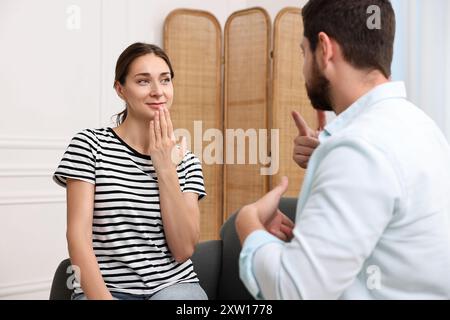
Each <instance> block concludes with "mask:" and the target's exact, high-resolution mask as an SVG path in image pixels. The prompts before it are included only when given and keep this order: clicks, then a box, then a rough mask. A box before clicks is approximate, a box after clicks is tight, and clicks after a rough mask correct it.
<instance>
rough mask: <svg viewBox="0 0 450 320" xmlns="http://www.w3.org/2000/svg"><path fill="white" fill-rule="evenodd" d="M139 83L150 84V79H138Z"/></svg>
mask: <svg viewBox="0 0 450 320" xmlns="http://www.w3.org/2000/svg"><path fill="white" fill-rule="evenodd" d="M138 84H140V85H143V86H144V85H147V84H149V81H148V80H138Z"/></svg>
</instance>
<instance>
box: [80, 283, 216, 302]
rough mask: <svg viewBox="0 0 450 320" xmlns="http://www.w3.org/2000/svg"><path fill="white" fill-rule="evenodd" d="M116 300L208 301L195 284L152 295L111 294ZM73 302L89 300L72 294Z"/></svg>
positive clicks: (162, 290) (172, 287)
mask: <svg viewBox="0 0 450 320" xmlns="http://www.w3.org/2000/svg"><path fill="white" fill-rule="evenodd" d="M111 294H112V296H113V298H114V299H115V300H208V296H207V295H206V293H205V291H204V290H203V288H202V287H200V285H199V284H198V282H195V283H177V284H174V285H171V286H169V287H166V288H164V289H161V290H159V291H158V292H156V293H154V294H151V295H136V294H129V293H119V292H111ZM72 300H87V298H86V295H85V294H84V293H74V294H72Z"/></svg>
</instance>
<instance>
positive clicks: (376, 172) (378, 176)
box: [236, 0, 450, 299]
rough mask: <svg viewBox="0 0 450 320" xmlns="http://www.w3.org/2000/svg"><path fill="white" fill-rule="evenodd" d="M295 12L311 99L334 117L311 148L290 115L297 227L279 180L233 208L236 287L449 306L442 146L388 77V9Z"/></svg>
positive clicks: (337, 7)
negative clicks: (285, 208) (373, 23)
mask: <svg viewBox="0 0 450 320" xmlns="http://www.w3.org/2000/svg"><path fill="white" fill-rule="evenodd" d="M373 6H376V7H375V8H377V9H378V11H375V12H378V13H379V18H380V19H381V24H380V28H370V27H369V26H370V25H369V24H368V23H367V20H368V19H369V18H370V14H368V13H367V12H371V11H370V10H368V8H369V7H371V8H374V7H373ZM302 16H303V22H304V37H303V41H302V45H301V46H302V50H303V54H304V57H305V59H304V66H303V74H304V77H305V82H306V87H307V91H308V95H309V98H310V100H311V102H312V105H313V106H314V107H315V108H316V109H321V110H330V111H334V112H335V113H336V115H337V117H336V119H335V120H334V121H332V122H331V123H330V124H328V125H327V126H326V127H325V128H324V130H323V131H322V132H321V133H320V135H319V136H318V141H320V144H319V145H318V141H316V140H317V139H315V138H314V134H313V132H312V130H311V129H309V128H308V127H307V126H306V124H305V123H304V121H303V119H301V117H300V115H299V114H298V113H293V116H294V120H295V121H296V124H297V126H298V128H299V131H300V138H301V137H303V138H304V139H303V140H302V141H300V142H299V140H298V139H297V142H296V144H297V145H296V146H295V150H294V159H295V160H296V162H297V163H298V164H299V165H303V166H306V163H307V167H308V169H307V172H306V176H305V180H304V183H303V187H302V192H301V194H300V198H299V200H298V204H297V212H296V224H295V226H294V225H293V223H292V222H291V221H290V220H289V219H288V218H286V217H285V216H284V215H283V214H282V213H281V212H280V211H279V210H278V209H277V207H278V204H279V201H280V198H281V196H282V195H283V193H284V192H285V190H286V188H287V184H288V182H287V178H284V179H283V180H282V182H281V183H280V185H278V186H277V187H275V188H274V189H273V190H272V191H271V192H269V193H268V194H266V195H265V196H264V197H262V198H261V199H260V200H258V201H256V202H255V203H252V204H250V205H247V206H244V207H243V208H242V209H241V210H240V212H239V214H238V216H237V218H236V228H237V232H238V235H239V238H240V240H241V243H242V244H243V248H242V251H241V255H240V260H239V265H240V276H241V279H242V281H243V282H244V284H245V285H246V287H247V288H248V290H249V291H250V292H251V293H252V295H253V296H254V297H255V298H258V299H449V298H450V272H449V270H450V222H449V220H450V217H449V216H450V202H449V199H450V173H449V171H450V170H449V164H450V148H449V146H448V143H447V142H446V140H445V138H444V136H443V135H442V133H441V132H440V130H439V129H438V128H437V127H436V125H435V124H434V123H433V121H431V120H430V119H429V118H428V117H427V116H426V115H425V114H424V113H423V112H422V111H420V109H419V108H417V107H415V106H414V105H413V104H412V103H410V102H408V100H406V92H405V87H404V84H403V83H398V82H390V81H389V79H390V75H391V70H390V66H391V61H392V55H393V42H394V34H395V16H394V12H393V9H392V6H391V4H390V2H389V1H388V0H336V1H329V0H310V1H309V2H308V3H307V5H306V6H305V7H304V8H303V11H302ZM307 141H309V142H307ZM317 145H318V146H317ZM316 147H317V148H316ZM314 148H316V149H315V150H314V152H312V155H311V158H310V159H309V162H308V155H309V154H310V153H311V151H312V150H313V149H314Z"/></svg>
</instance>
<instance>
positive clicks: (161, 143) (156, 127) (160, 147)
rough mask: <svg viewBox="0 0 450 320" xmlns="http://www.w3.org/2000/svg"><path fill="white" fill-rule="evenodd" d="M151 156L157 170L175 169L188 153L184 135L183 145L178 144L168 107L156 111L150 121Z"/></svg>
mask: <svg viewBox="0 0 450 320" xmlns="http://www.w3.org/2000/svg"><path fill="white" fill-rule="evenodd" d="M149 131H150V149H149V153H150V157H151V158H152V162H153V166H154V167H155V169H156V171H161V170H167V169H173V168H174V167H176V166H177V165H178V164H179V163H180V162H181V160H183V157H184V155H185V154H186V139H185V138H184V137H182V139H181V145H177V144H176V140H175V135H174V133H173V125H172V120H171V119H170V113H169V110H167V108H163V109H161V110H158V111H156V112H155V118H154V119H153V120H151V121H150V129H149Z"/></svg>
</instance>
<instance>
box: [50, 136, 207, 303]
mask: <svg viewBox="0 0 450 320" xmlns="http://www.w3.org/2000/svg"><path fill="white" fill-rule="evenodd" d="M177 173H178V180H179V183H180V188H181V191H182V192H194V193H197V194H198V195H199V200H200V199H201V198H203V197H204V196H205V195H206V192H205V188H204V184H203V174H202V167H201V164H200V161H199V159H198V158H197V157H196V156H195V155H194V154H193V153H191V152H187V153H186V155H185V156H184V158H183V160H182V162H181V163H180V164H179V165H178V166H177ZM67 178H72V179H77V180H82V181H86V182H88V183H92V184H94V185H95V201H94V202H95V203H94V212H93V225H92V230H93V235H92V239H93V249H94V253H95V256H96V258H97V261H98V264H99V267H100V271H101V273H102V276H103V280H104V281H105V284H106V286H107V288H108V289H109V290H110V291H111V292H121V293H129V294H137V295H151V294H154V293H155V292H157V291H159V290H161V289H163V288H165V287H168V286H170V285H173V284H175V283H184V282H198V278H197V275H196V273H195V272H194V270H193V265H192V261H191V260H187V261H185V262H183V263H178V262H176V261H175V259H174V258H173V256H172V255H171V253H170V251H169V248H168V245H167V242H166V239H165V236H164V229H163V223H162V219H161V212H160V203H159V190H158V181H157V176H156V172H155V168H154V167H153V165H152V161H151V158H150V156H147V155H143V154H141V153H139V152H137V151H136V150H134V149H133V148H131V147H130V146H129V145H127V144H126V143H125V142H124V141H123V140H122V139H121V138H120V137H119V136H118V135H117V134H116V133H115V132H114V131H113V130H112V129H111V128H102V129H86V130H83V131H81V132H80V133H78V134H76V135H75V137H74V138H73V139H72V141H71V142H70V144H69V146H68V148H67V150H66V151H65V153H64V155H63V158H62V160H61V162H60V164H59V166H58V168H57V169H56V172H55V173H54V176H53V179H54V181H55V182H56V183H58V184H59V185H61V186H63V187H65V186H66V179H67ZM74 286H75V293H82V289H81V287H80V284H79V283H75V284H74Z"/></svg>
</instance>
